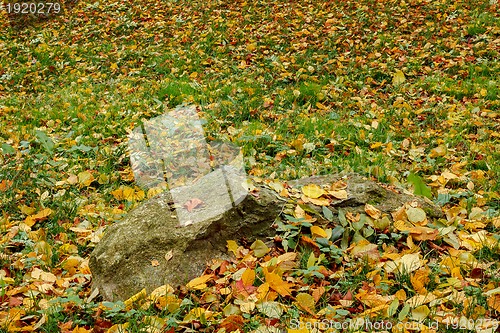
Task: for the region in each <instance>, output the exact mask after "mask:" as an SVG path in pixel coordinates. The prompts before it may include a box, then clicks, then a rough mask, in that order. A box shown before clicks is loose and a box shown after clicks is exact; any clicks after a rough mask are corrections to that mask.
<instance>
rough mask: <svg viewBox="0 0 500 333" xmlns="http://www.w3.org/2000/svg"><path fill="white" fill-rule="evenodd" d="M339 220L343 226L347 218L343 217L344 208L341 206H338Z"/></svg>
mask: <svg viewBox="0 0 500 333" xmlns="http://www.w3.org/2000/svg"><path fill="white" fill-rule="evenodd" d="M339 221H340V224H341V225H342V226H343V227H346V226H347V224H348V222H347V219H346V218H345V213H344V210H343V209H342V208H339Z"/></svg>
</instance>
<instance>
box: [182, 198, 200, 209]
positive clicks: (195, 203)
mask: <svg viewBox="0 0 500 333" xmlns="http://www.w3.org/2000/svg"><path fill="white" fill-rule="evenodd" d="M203 204H204V202H203V201H201V200H200V199H198V198H194V199H191V200H189V201H187V202H186V203H185V204H184V205H183V207H184V208H186V209H187V211H188V212H191V211H193V209H196V208H200V207H201V206H202V205H203Z"/></svg>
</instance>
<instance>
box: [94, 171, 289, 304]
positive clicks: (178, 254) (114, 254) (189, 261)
mask: <svg viewBox="0 0 500 333" xmlns="http://www.w3.org/2000/svg"><path fill="white" fill-rule="evenodd" d="M210 177H211V176H208V177H207V178H206V179H205V180H204V181H207V182H210V181H211V179H210ZM215 178H217V177H215ZM212 180H213V179H212ZM213 181H215V182H216V183H219V180H217V179H215V180H213ZM197 188H198V189H199V188H200V187H197ZM209 188H211V189H214V187H213V186H210V187H209ZM176 190H179V189H176ZM257 190H258V191H257V192H252V193H254V194H248V195H246V196H245V197H244V198H242V197H241V196H235V197H234V205H233V207H229V208H228V210H226V211H224V212H223V213H221V214H219V215H217V216H215V217H214V215H213V210H219V209H220V207H223V206H224V205H226V204H227V191H223V190H220V191H218V190H213V193H212V196H211V198H210V202H206V203H204V205H203V206H202V207H198V208H195V209H192V212H193V214H195V216H196V217H199V216H200V215H203V214H206V216H212V217H210V218H208V219H205V220H203V221H201V222H196V223H192V224H188V225H183V226H181V225H180V224H179V219H178V218H177V216H176V213H175V211H174V210H173V207H172V204H173V201H172V195H171V194H170V193H169V192H164V193H161V194H159V195H158V196H156V197H153V198H151V199H150V200H148V201H147V202H145V203H144V204H142V205H141V206H139V207H137V208H135V209H134V210H132V211H131V212H130V213H129V214H128V215H127V216H126V217H125V218H124V219H123V220H122V221H121V222H118V223H116V224H114V225H112V226H110V227H108V228H107V230H106V232H105V235H104V237H103V238H102V239H101V241H100V242H99V243H98V244H97V246H96V248H95V249H94V251H93V252H92V254H91V256H90V269H91V271H92V275H93V281H92V289H93V290H94V291H95V289H96V288H98V289H99V293H100V294H101V295H102V296H103V298H104V299H106V300H124V299H127V298H128V297H130V296H131V295H133V294H135V293H137V292H139V291H141V290H142V289H143V288H146V290H147V292H151V291H152V290H154V289H155V288H156V287H159V286H162V285H164V284H170V285H172V286H177V285H181V284H185V283H187V282H188V281H189V280H191V279H193V278H195V277H197V276H199V275H200V274H202V273H203V271H204V269H205V267H206V264H207V262H210V260H212V259H216V258H221V259H226V258H228V255H227V253H226V241H227V240H238V239H240V238H242V237H245V238H246V239H248V240H250V241H251V240H254V239H261V240H265V239H266V238H267V237H272V236H274V234H275V230H274V229H273V228H271V225H272V223H273V222H274V220H275V218H276V217H277V216H278V214H279V213H280V211H281V209H282V206H283V201H282V200H280V199H279V198H278V197H277V196H276V194H275V193H274V192H273V191H272V190H269V189H266V188H263V187H257ZM233 192H234V191H233ZM233 194H234V193H233ZM256 196H257V197H256ZM195 197H196V193H193V198H195ZM219 201H220V202H219ZM177 208H178V209H185V208H182V207H177ZM184 213H186V212H184ZM195 220H196V221H199V219H198V218H196V219H195ZM170 251H171V252H170ZM170 254H171V255H172V256H171V258H169V256H170Z"/></svg>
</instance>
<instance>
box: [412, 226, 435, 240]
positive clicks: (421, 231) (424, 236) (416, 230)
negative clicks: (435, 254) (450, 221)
mask: <svg viewBox="0 0 500 333" xmlns="http://www.w3.org/2000/svg"><path fill="white" fill-rule="evenodd" d="M438 234H439V231H438V230H437V229H432V228H427V227H420V226H418V227H413V228H410V235H411V236H412V237H413V239H415V240H417V241H423V240H435V239H436V237H437V235H438Z"/></svg>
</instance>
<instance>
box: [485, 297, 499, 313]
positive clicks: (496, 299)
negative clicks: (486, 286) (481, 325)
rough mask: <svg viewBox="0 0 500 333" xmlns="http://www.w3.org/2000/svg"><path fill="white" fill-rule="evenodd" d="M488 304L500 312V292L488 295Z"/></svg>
mask: <svg viewBox="0 0 500 333" xmlns="http://www.w3.org/2000/svg"><path fill="white" fill-rule="evenodd" d="M488 306H489V307H490V308H492V309H494V310H495V311H498V312H500V294H495V295H491V296H490V297H488Z"/></svg>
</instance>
